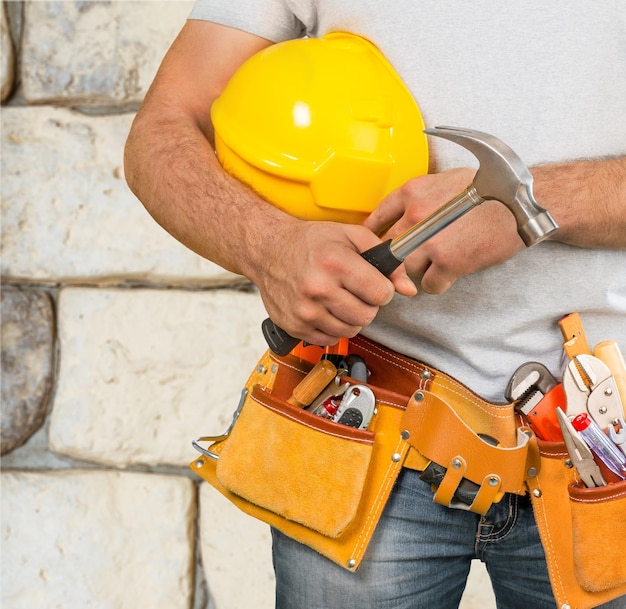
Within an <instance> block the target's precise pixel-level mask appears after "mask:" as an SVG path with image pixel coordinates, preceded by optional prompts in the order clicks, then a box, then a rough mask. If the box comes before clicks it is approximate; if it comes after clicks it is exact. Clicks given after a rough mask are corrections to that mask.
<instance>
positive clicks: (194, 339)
mask: <svg viewBox="0 0 626 609" xmlns="http://www.w3.org/2000/svg"><path fill="white" fill-rule="evenodd" d="M58 306H59V340H60V370H59V379H58V385H57V391H56V395H55V399H54V406H53V410H52V414H51V421H50V446H51V448H52V449H53V450H55V451H58V452H60V453H63V454H66V455H69V456H71V457H74V458H76V459H85V460H88V461H96V462H98V463H103V464H107V465H113V466H118V467H124V466H126V465H128V464H136V463H145V464H152V465H154V464H158V463H161V464H169V465H186V464H187V463H188V462H189V461H190V460H191V459H192V458H193V452H194V451H193V448H192V447H191V441H192V440H194V439H196V438H197V437H199V436H201V435H211V434H215V433H221V432H222V431H223V430H224V429H226V427H227V426H228V423H229V422H230V421H231V420H232V413H233V411H234V410H235V407H236V405H237V403H238V401H239V393H240V392H241V389H242V387H243V384H244V383H245V381H246V379H247V377H248V375H249V374H250V372H251V371H252V369H253V367H254V365H255V364H256V362H257V360H258V359H259V357H260V356H261V355H262V353H263V352H264V351H265V349H266V348H267V347H266V345H265V342H264V340H263V336H262V333H261V327H260V325H261V321H262V320H263V319H264V317H265V315H266V314H265V311H264V309H263V307H262V304H261V300H260V297H259V296H258V295H257V294H250V293H242V292H236V291H231V290H212V291H208V292H200V291H173V290H172V291H169V290H168V291H166V290H138V289H134V290H124V289H121V290H103V289H99V290H95V289H83V288H66V289H63V290H62V291H61V293H60V296H59V305H58Z"/></svg>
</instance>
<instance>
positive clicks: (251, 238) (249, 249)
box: [125, 108, 285, 278]
mask: <svg viewBox="0 0 626 609" xmlns="http://www.w3.org/2000/svg"><path fill="white" fill-rule="evenodd" d="M157 113H158V115H159V116H158V118H155V114H157ZM151 115H152V116H151ZM125 172H126V179H127V181H128V184H129V186H130V188H131V189H132V191H133V192H134V193H135V194H136V196H137V197H138V198H139V199H140V200H141V202H142V203H143V204H144V206H145V207H146V209H147V210H148V212H149V213H150V214H151V215H152V216H153V218H154V219H155V220H156V221H157V222H158V223H159V224H160V225H161V226H163V227H164V228H165V229H166V230H167V231H168V232H169V233H171V234H172V235H173V236H174V237H175V238H176V239H178V240H179V241H180V242H181V243H183V244H184V245H186V246H187V247H189V248H190V249H192V250H193V251H195V252H196V253H198V254H199V255H201V256H203V257H205V258H208V259H209V260H212V261H213V262H215V263H217V264H219V265H220V266H222V267H224V268H226V269H228V270H230V271H232V272H234V273H239V274H242V275H245V276H248V277H250V278H252V277H251V275H253V274H254V272H253V270H252V268H253V267H255V266H258V265H259V262H258V261H256V260H254V259H253V258H256V257H258V258H259V260H260V259H261V258H262V256H263V251H262V248H263V242H264V241H265V239H264V235H267V234H268V233H269V234H271V233H270V231H272V230H274V231H275V234H276V235H277V234H278V225H279V224H280V223H281V220H282V221H284V219H285V215H284V214H282V212H280V211H278V210H277V209H275V208H274V207H272V206H270V205H268V204H266V203H265V202H263V201H261V200H260V199H259V198H258V197H257V196H256V195H255V194H254V193H253V192H252V191H251V190H249V189H248V188H247V187H245V186H244V185H243V184H241V183H240V182H239V181H237V180H235V179H233V178H232V177H230V176H229V175H227V174H226V173H225V172H224V171H223V170H222V169H221V166H220V165H219V163H218V161H217V159H216V157H215V154H214V151H213V147H212V145H211V144H210V142H209V141H208V140H207V139H206V137H205V136H204V134H203V133H202V132H201V131H200V129H199V127H198V126H197V125H196V124H195V123H194V122H193V121H192V120H189V119H188V117H184V116H182V114H181V111H180V110H175V111H172V112H168V111H167V109H164V108H159V109H157V108H152V109H148V110H144V112H140V113H139V114H138V116H137V118H136V120H135V123H134V125H133V128H132V129H131V133H130V135H129V138H128V141H127V144H126V150H125ZM225 231H227V232H228V234H225ZM243 252H246V256H243V255H242V254H243Z"/></svg>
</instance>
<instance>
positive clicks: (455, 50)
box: [190, 0, 626, 401]
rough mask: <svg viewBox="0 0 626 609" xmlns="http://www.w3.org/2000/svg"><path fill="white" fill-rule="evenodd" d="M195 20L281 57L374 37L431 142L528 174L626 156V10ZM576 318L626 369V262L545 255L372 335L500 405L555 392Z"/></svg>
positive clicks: (268, 4)
mask: <svg viewBox="0 0 626 609" xmlns="http://www.w3.org/2000/svg"><path fill="white" fill-rule="evenodd" d="M190 18H192V19H204V20H210V21H215V22H217V23H222V24H224V25H229V26H231V27H236V28H239V29H242V30H245V31H248V32H251V33H253V34H256V35H259V36H262V37H264V38H267V39H269V40H272V41H276V42H279V41H282V40H286V39H290V38H297V37H301V36H303V35H308V36H322V35H324V34H325V33H327V32H330V31H337V30H341V31H348V32H352V33H354V34H359V35H361V36H364V37H366V38H368V39H369V40H371V41H372V42H373V43H374V44H375V45H376V46H378V48H379V49H380V50H381V51H382V52H383V54H384V55H385V56H386V57H387V59H388V60H389V61H390V62H391V64H392V65H393V66H394V68H395V69H396V71H397V72H398V73H399V75H400V76H401V78H402V79H403V80H404V82H405V83H406V85H407V87H408V88H409V90H410V91H411V93H412V94H413V96H414V97H415V99H416V101H417V103H418V105H419V107H420V110H421V112H422V115H423V117H424V121H425V123H426V126H427V127H432V126H435V125H453V126H458V127H466V128H470V129H477V130H479V131H485V132H487V133H492V134H493V135H495V136H497V137H499V138H501V139H502V140H503V141H505V142H506V143H507V144H508V145H509V146H511V147H512V148H513V149H514V150H515V151H516V152H517V153H518V154H519V155H520V157H521V158H522V159H523V160H524V162H525V163H526V164H528V165H529V166H532V165H534V164H538V163H546V162H555V161H564V160H572V159H578V158H596V157H602V156H607V155H624V154H626V3H624V1H623V0H604V1H600V0H598V1H597V2H589V0H570V1H568V2H553V1H550V0H528V1H527V2H523V3H519V2H515V3H512V2H502V3H494V2H492V1H490V0H477V1H474V2H459V1H453V0H447V1H446V0H422V1H420V2H416V1H415V0H393V1H392V2H379V1H378V0H352V1H349V0H197V3H196V5H195V6H194V9H193V11H192V13H191V15H190ZM429 140H430V141H429V145H430V154H431V166H432V167H433V168H436V170H438V171H439V170H443V169H447V168H451V167H457V166H474V167H476V166H477V161H476V159H475V157H473V155H472V154H471V153H469V152H468V151H467V150H465V149H464V148H462V147H461V146H458V145H456V144H453V143H451V142H447V141H445V140H440V138H429ZM539 203H540V204H541V201H539ZM596 204H597V202H595V201H589V213H594V207H595V205H596ZM624 213H625V214H626V201H624ZM574 311H577V312H579V313H580V314H581V317H582V320H583V324H584V326H585V330H586V333H587V337H588V340H589V343H590V344H591V345H592V346H593V345H595V344H597V343H598V342H600V341H603V340H608V339H613V340H617V342H618V344H619V346H620V348H621V350H622V353H625V354H626V251H608V250H585V249H581V248H575V247H571V246H568V245H564V244H560V243H553V242H550V243H548V242H544V243H541V244H539V245H537V246H534V247H532V248H529V249H526V250H524V251H523V252H521V253H520V254H519V255H517V256H515V257H514V258H512V259H510V260H508V261H507V262H505V263H504V264H502V265H500V266H497V267H493V268H490V269H487V270H485V271H481V272H478V273H474V274H472V275H470V276H467V277H463V278H461V279H459V280H458V281H457V282H456V283H455V284H454V285H453V286H452V288H450V289H449V290H448V291H447V292H446V293H444V294H442V295H427V294H423V293H420V294H418V296H416V297H414V298H410V299H409V298H406V297H402V296H396V297H395V298H394V300H393V302H392V303H390V304H389V305H388V306H386V307H384V308H382V309H381V311H380V313H379V315H378V317H377V319H376V320H375V322H374V323H373V324H372V325H371V326H370V327H368V328H367V329H366V330H365V331H364V332H363V333H364V334H365V335H366V336H369V337H371V338H373V339H375V340H378V341H380V342H381V343H383V344H386V345H388V346H389V347H391V348H393V349H396V350H398V351H400V352H402V353H405V354H407V355H409V356H411V357H415V358H417V359H419V360H421V361H423V362H426V363H427V364H430V365H431V366H434V367H435V368H438V369H440V370H443V371H445V372H447V373H448V374H451V375H453V376H455V377H456V378H458V379H459V380H460V381H461V382H463V383H465V384H466V385H467V386H468V387H470V388H471V389H473V390H474V391H476V392H477V393H479V394H480V395H482V396H484V397H485V398H487V399H490V400H493V401H504V397H503V392H504V389H505V387H506V384H507V382H508V380H509V378H510V376H511V374H512V373H513V372H514V370H515V369H516V368H517V367H518V366H519V365H520V364H522V363H524V362H527V361H539V362H542V363H544V364H545V365H547V366H548V368H549V369H550V370H551V371H552V373H553V374H554V375H555V376H557V378H560V376H561V374H562V369H563V366H564V356H563V351H562V338H561V334H560V331H559V328H558V325H557V321H558V319H559V318H560V317H562V316H563V315H565V314H567V313H570V312H574Z"/></svg>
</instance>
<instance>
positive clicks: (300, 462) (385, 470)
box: [190, 336, 626, 609]
mask: <svg viewBox="0 0 626 609" xmlns="http://www.w3.org/2000/svg"><path fill="white" fill-rule="evenodd" d="M350 351H351V353H354V354H356V355H358V356H361V357H362V358H363V359H364V360H365V361H366V362H367V368H368V370H369V373H370V375H369V377H368V379H367V387H369V388H370V389H371V390H372V391H373V393H374V395H375V398H376V408H375V414H374V416H373V418H372V420H371V422H370V424H369V426H368V427H367V429H356V428H353V427H349V426H347V425H343V424H339V423H336V422H334V421H329V420H327V419H324V418H322V417H320V416H317V415H316V414H313V413H311V412H308V411H307V410H305V409H302V408H299V407H297V406H294V405H292V404H291V403H289V398H290V396H291V395H292V391H293V389H294V387H296V386H297V385H298V383H300V381H302V380H303V379H304V377H305V376H306V375H307V373H308V372H309V371H310V369H311V368H312V364H311V363H308V362H306V361H304V360H302V359H300V358H298V357H295V356H293V355H289V356H286V357H279V356H276V355H275V354H273V353H272V352H271V351H267V352H266V353H265V354H264V355H263V357H262V358H261V360H260V361H259V362H258V364H257V366H256V367H255V369H254V371H253V372H252V374H251V375H250V377H249V379H248V381H247V383H246V386H245V388H244V390H243V392H242V396H241V400H240V403H239V406H238V408H237V410H236V412H235V415H234V417H233V422H232V424H231V426H230V428H229V429H228V430H227V431H226V432H225V433H224V434H223V435H221V436H210V437H202V438H199V439H198V440H197V441H196V442H194V446H195V448H196V449H197V450H198V451H199V452H200V456H199V457H198V458H196V459H194V460H193V461H192V462H191V464H190V467H191V468H192V469H193V470H194V471H195V472H196V473H197V474H198V475H200V476H201V477H202V478H203V479H204V480H205V481H207V482H208V483H209V484H211V485H212V486H213V487H215V488H216V489H217V490H218V491H219V492H221V493H222V494H223V495H224V496H226V497H227V498H228V499H229V500H230V501H231V502H232V503H234V504H235V505H236V506H237V507H239V508H240V509H241V510H242V511H244V512H246V513H247V514H249V515H251V516H253V517H255V518H258V519H260V520H262V521H263V522H266V523H268V524H270V525H271V526H273V527H275V528H277V529H278V530H280V531H282V532H283V533H285V534H286V535H288V536H290V537H292V538H294V539H296V540H298V541H300V542H301V543H304V544H306V545H308V546H310V547H312V548H313V549H315V550H317V551H318V552H320V553H321V554H322V555H324V556H326V557H327V558H329V559H330V560H332V561H334V562H336V563H338V564H339V565H341V566H343V567H344V568H346V569H348V570H351V571H355V570H356V569H357V568H358V566H359V564H360V562H361V560H362V558H363V555H364V553H365V551H366V549H367V546H368V543H369V541H370V539H371V537H372V534H373V532H374V530H375V528H376V526H377V523H378V520H379V518H380V515H381V513H382V511H383V509H384V507H385V504H386V502H387V499H388V497H389V494H390V492H391V489H392V487H393V485H394V483H395V480H396V478H397V476H398V474H399V472H400V468H401V467H408V468H411V469H415V470H418V471H420V472H424V474H427V473H429V472H430V474H429V475H431V478H430V480H431V481H432V483H433V490H434V496H433V498H434V501H436V502H437V503H440V504H442V505H445V506H449V507H455V508H461V509H467V510H471V511H474V512H476V513H480V514H484V513H485V512H486V511H487V510H488V509H489V507H490V506H491V505H492V503H494V502H498V501H500V500H501V498H502V497H503V495H504V494H505V493H506V492H510V493H516V494H526V493H528V492H530V496H531V499H532V502H533V507H534V510H535V515H536V520H537V524H538V526H539V529H540V533H541V538H542V542H543V545H544V548H545V550H546V556H547V560H548V567H549V571H550V578H551V582H552V587H553V590H554V592H555V596H556V598H557V602H558V603H559V607H566V606H569V607H570V608H571V609H574V608H575V607H576V608H578V609H587V608H591V607H594V606H596V605H598V604H599V603H602V602H606V601H607V600H610V599H612V598H615V597H617V596H620V595H622V594H626V559H625V556H624V550H623V541H624V540H625V539H626V481H624V482H620V483H615V484H612V485H610V486H607V487H602V488H595V489H581V488H578V487H577V485H576V480H575V476H574V474H573V472H572V468H571V464H570V463H568V455H567V451H566V450H565V447H564V445H563V444H562V443H554V442H543V441H540V440H538V439H537V438H536V436H535V435H534V434H533V432H532V431H531V430H530V429H529V428H527V427H525V426H523V425H522V421H521V419H520V417H519V416H518V415H517V414H516V413H515V409H514V405H513V404H495V403H491V402H487V401H485V400H483V399H482V398H480V397H479V396H478V395H476V394H475V393H473V392H472V391H471V390H469V389H468V388H467V387H465V386H464V385H462V384H461V383H459V382H458V381H456V380H455V379H453V378H451V377H450V376H448V375H446V374H444V373H443V372H440V371H438V370H435V369H433V368H430V367H428V366H426V365H424V364H421V363H419V362H417V361H415V360H412V359H410V358H407V357H405V356H403V355H400V354H398V353H396V352H393V351H391V350H389V349H387V348H385V347H383V346H381V345H379V344H378V343H375V342H373V341H370V340H368V339H366V338H364V337H362V336H357V337H356V338H354V339H351V341H350ZM344 379H345V380H346V381H347V382H349V383H350V382H352V381H351V379H350V378H349V377H344ZM354 382H355V383H356V381H354ZM205 444H208V446H207V447H206V448H205V447H204V445H205ZM433 466H434V467H435V471H434V472H433ZM570 525H571V526H570ZM615 539H620V540H621V542H619V543H609V540H615Z"/></svg>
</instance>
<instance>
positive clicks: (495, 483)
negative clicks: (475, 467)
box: [489, 476, 500, 486]
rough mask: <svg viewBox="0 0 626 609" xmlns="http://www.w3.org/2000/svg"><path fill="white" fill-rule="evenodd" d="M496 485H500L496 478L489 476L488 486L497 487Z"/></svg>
mask: <svg viewBox="0 0 626 609" xmlns="http://www.w3.org/2000/svg"><path fill="white" fill-rule="evenodd" d="M498 484H500V480H499V479H498V478H496V477H495V476H491V478H489V486H498Z"/></svg>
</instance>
